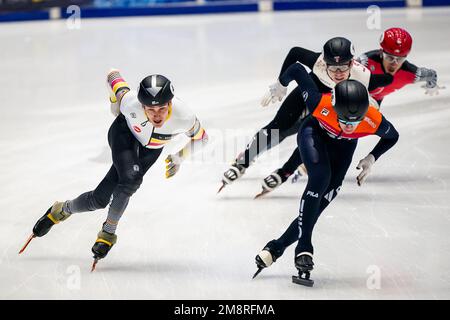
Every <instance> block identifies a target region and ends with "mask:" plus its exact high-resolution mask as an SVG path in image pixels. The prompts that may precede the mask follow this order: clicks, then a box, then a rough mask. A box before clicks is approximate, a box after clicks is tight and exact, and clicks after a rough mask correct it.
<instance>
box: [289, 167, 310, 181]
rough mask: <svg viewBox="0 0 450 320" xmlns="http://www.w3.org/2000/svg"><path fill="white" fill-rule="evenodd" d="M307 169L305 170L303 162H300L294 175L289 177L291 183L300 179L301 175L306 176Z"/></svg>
mask: <svg viewBox="0 0 450 320" xmlns="http://www.w3.org/2000/svg"><path fill="white" fill-rule="evenodd" d="M307 176H308V171H306V167H305V164H304V163H302V164H301V165H299V166H298V168H297V170H296V171H295V174H294V176H293V177H292V179H291V183H296V182H297V181H298V180H300V178H301V177H307Z"/></svg>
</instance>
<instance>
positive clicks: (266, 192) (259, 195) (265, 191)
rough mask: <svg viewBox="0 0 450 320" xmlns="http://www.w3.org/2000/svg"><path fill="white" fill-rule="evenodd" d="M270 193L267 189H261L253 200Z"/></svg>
mask: <svg viewBox="0 0 450 320" xmlns="http://www.w3.org/2000/svg"><path fill="white" fill-rule="evenodd" d="M269 192H270V191H269V190H267V189H263V191H261V192H260V193H258V194H257V195H256V196H255V197H254V198H253V199H258V198H260V197H262V196H264V195H266V194H268V193H269Z"/></svg>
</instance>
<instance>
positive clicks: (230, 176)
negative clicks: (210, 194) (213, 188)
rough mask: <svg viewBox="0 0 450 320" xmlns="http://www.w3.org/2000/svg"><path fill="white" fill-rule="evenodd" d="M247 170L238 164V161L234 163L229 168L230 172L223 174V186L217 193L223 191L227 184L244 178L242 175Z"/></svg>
mask: <svg viewBox="0 0 450 320" xmlns="http://www.w3.org/2000/svg"><path fill="white" fill-rule="evenodd" d="M245 170H247V168H246V167H244V166H243V165H242V164H240V163H238V160H237V159H236V160H235V161H234V163H233V164H231V166H230V167H229V168H228V170H227V171H225V172H224V173H223V177H222V186H221V187H220V189H219V191H217V193H219V192H220V191H222V189H223V188H225V186H226V185H227V184H231V183H232V182H234V181H236V180H237V179H239V178H240V177H242V175H243V174H244V173H245Z"/></svg>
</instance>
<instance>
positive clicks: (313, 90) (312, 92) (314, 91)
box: [279, 63, 322, 113]
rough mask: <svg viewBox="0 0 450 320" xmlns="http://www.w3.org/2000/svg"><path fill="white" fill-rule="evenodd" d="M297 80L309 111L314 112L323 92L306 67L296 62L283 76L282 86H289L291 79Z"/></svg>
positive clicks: (281, 79)
mask: <svg viewBox="0 0 450 320" xmlns="http://www.w3.org/2000/svg"><path fill="white" fill-rule="evenodd" d="M293 80H295V82H297V84H298V86H299V87H300V89H301V90H302V93H303V100H305V103H306V107H307V108H308V111H309V112H310V113H312V112H313V111H314V109H315V108H316V107H317V105H318V103H319V102H320V99H322V93H320V92H319V89H318V88H317V85H316V84H315V83H314V81H313V80H312V79H311V77H310V76H309V74H308V72H307V71H306V69H305V67H304V66H302V65H301V64H298V63H295V64H293V65H291V66H290V67H289V68H288V69H287V70H286V71H285V72H284V73H283V74H282V75H281V76H280V79H279V82H280V84H281V85H282V86H284V87H287V86H288V85H289V83H290V82H291V81H293Z"/></svg>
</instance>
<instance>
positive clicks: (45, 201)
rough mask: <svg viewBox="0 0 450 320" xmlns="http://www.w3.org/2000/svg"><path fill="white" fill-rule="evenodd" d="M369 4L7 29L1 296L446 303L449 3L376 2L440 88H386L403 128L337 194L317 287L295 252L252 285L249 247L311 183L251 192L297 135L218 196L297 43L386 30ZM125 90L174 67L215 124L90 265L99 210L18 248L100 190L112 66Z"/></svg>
mask: <svg viewBox="0 0 450 320" xmlns="http://www.w3.org/2000/svg"><path fill="white" fill-rule="evenodd" d="M367 17H368V15H367V13H366V11H365V10H354V11H316V12H311V11H304V12H279V13H264V14H256V13H251V14H230V15H205V16H173V17H145V18H117V19H98V20H97V19H86V20H82V21H81V28H80V29H75V30H72V29H68V28H67V26H66V22H65V21H52V22H27V23H8V24H1V25H0V41H1V44H2V49H1V50H0V58H1V59H0V70H1V77H0V88H1V89H0V90H1V105H0V115H1V116H0V137H1V138H0V146H1V148H0V168H1V174H0V192H1V195H2V196H1V197H0V212H1V214H0V298H1V299H449V298H450V275H449V273H448V271H449V270H450V237H449V230H450V203H449V202H450V200H449V198H450V192H449V191H450V189H449V183H450V165H449V163H450V153H449V148H450V143H449V141H450V126H449V123H450V88H449V87H450V86H449V85H450V59H449V58H450V41H449V40H450V38H449V35H448V30H449V27H450V8H435V9H423V10H422V9H410V10H403V9H402V10H400V9H396V10H383V11H382V15H381V18H382V20H381V29H385V28H388V27H391V26H401V27H405V28H407V29H408V30H409V31H410V32H411V34H412V35H413V38H414V45H413V51H412V53H411V54H410V56H409V60H410V61H411V62H413V63H415V64H416V65H418V66H425V67H429V68H433V69H435V70H437V72H438V76H439V82H440V83H441V84H444V85H447V89H446V90H443V91H441V94H440V95H439V96H437V97H428V96H426V95H425V94H424V90H423V89H422V88H420V85H419V84H415V85H410V86H408V87H407V88H404V89H403V90H401V91H399V92H396V93H394V94H392V95H390V96H389V97H388V98H386V99H385V101H384V103H383V106H382V111H383V113H384V114H385V116H386V117H387V118H388V119H389V120H390V121H391V122H392V123H394V125H395V126H396V128H397V130H398V131H399V132H400V140H399V142H398V144H397V145H396V146H395V147H394V148H393V149H392V150H391V151H389V152H388V153H386V154H385V155H384V156H382V157H381V158H380V159H379V160H378V161H377V163H376V164H375V166H374V168H373V172H372V174H371V176H370V177H369V179H368V180H367V183H366V184H365V185H363V186H362V187H358V186H357V185H356V181H355V177H356V174H357V170H356V169H355V167H356V164H357V161H359V160H360V159H361V158H362V157H364V156H365V155H366V154H367V152H369V151H370V150H371V148H372V147H373V146H374V144H375V143H376V141H377V138H373V137H369V138H365V139H362V140H360V142H359V146H358V149H357V151H356V153H355V157H354V159H353V164H352V166H351V168H350V170H349V172H348V174H347V178H346V180H345V182H344V185H343V188H342V190H341V193H340V195H339V197H338V198H337V199H336V200H335V201H334V202H333V204H332V205H331V206H330V207H329V208H328V209H327V210H326V211H325V212H324V214H323V215H322V217H321V218H320V219H319V222H318V224H317V226H316V229H315V233H314V237H313V242H314V245H315V263H316V268H315V270H314V271H313V274H312V278H313V279H314V280H315V286H314V288H312V289H311V288H306V287H302V286H298V285H295V284H293V283H291V275H293V274H295V272H296V270H295V268H294V262H293V251H294V250H293V249H294V246H292V247H290V248H288V249H287V250H286V252H285V254H284V256H283V257H282V258H280V259H279V260H278V261H277V262H276V263H275V264H274V265H273V266H271V267H270V268H268V269H266V270H264V271H263V272H262V273H261V274H260V276H258V278H256V279H255V280H251V277H252V275H253V273H254V272H255V271H256V267H255V264H254V257H255V255H256V254H257V253H258V252H259V251H260V250H261V249H262V247H263V246H264V245H265V243H266V242H267V241H269V240H271V239H273V238H276V237H278V236H279V235H280V234H281V233H282V232H283V231H284V230H285V228H286V227H287V226H288V224H289V223H290V222H291V221H292V219H293V218H295V217H296V216H297V214H298V205H299V198H300V195H301V194H302V192H303V189H304V186H305V179H303V180H301V181H300V183H296V184H291V183H290V182H288V183H286V184H284V185H283V186H282V187H280V188H279V189H277V190H275V191H274V192H273V193H272V194H269V195H268V196H267V197H266V198H263V199H260V200H253V196H254V195H255V194H256V193H257V192H259V190H260V188H261V187H260V183H261V179H262V178H264V177H265V176H266V175H267V174H269V173H270V172H271V171H272V170H274V169H276V168H278V167H279V165H281V164H282V163H283V161H284V160H286V159H287V157H288V156H289V155H290V153H291V151H292V148H293V147H294V146H295V139H294V138H293V137H292V138H289V139H288V140H286V141H285V142H283V143H282V144H281V145H280V147H277V148H275V149H274V150H272V151H271V152H270V153H267V154H265V155H263V156H262V157H260V158H259V159H258V161H257V162H256V163H255V164H254V165H253V166H252V167H251V168H250V169H249V170H248V171H247V173H246V175H245V176H244V177H243V178H242V179H241V180H240V181H238V182H236V183H235V184H233V185H231V186H229V187H227V188H226V189H225V190H224V191H223V192H222V193H221V194H219V195H216V191H217V189H218V187H219V186H220V179H221V175H222V173H223V171H224V170H225V169H226V168H227V165H228V164H229V163H230V162H231V161H232V160H233V157H235V156H236V154H237V153H238V151H240V150H242V149H243V148H244V146H245V144H246V142H247V141H248V139H249V138H250V137H251V135H252V134H253V133H254V132H255V131H256V129H257V128H259V127H261V126H262V125H264V124H266V123H267V122H268V121H269V120H271V119H272V117H273V116H274V114H275V112H276V111H277V109H278V106H279V104H277V105H275V106H272V107H269V108H266V109H263V108H261V107H260V106H259V101H260V98H261V97H262V95H263V94H264V93H265V92H266V90H267V87H268V85H269V84H271V83H272V82H274V81H275V80H276V77H277V75H278V72H279V70H280V68H281V64H282V62H283V59H284V57H285V56H286V54H287V52H288V51H289V49H290V48H291V47H293V46H302V47H306V48H310V49H313V50H316V51H320V50H321V46H322V44H323V42H325V41H326V40H327V39H328V38H331V37H333V36H338V35H340V36H346V37H348V38H350V39H351V40H353V42H354V43H355V46H356V49H357V52H358V53H362V52H364V51H367V50H371V49H376V48H378V38H379V35H380V32H381V30H369V29H368V28H367V27H366V20H367ZM110 67H116V68H119V69H121V70H122V74H123V76H124V77H125V78H126V79H127V80H128V82H129V83H130V85H132V86H133V87H136V85H137V84H138V83H139V81H140V80H141V79H142V78H143V77H144V76H146V75H148V74H151V73H162V74H165V75H166V76H168V77H169V78H170V79H171V80H172V81H173V83H174V85H175V90H176V91H177V95H178V96H179V97H181V98H182V99H183V100H185V101H186V102H187V103H188V104H189V105H190V106H191V108H192V109H194V110H195V112H196V113H197V115H198V117H199V118H200V119H201V121H202V122H203V124H204V126H205V128H206V129H207V131H209V132H210V136H211V141H210V144H209V145H208V146H207V148H205V149H204V150H203V153H202V154H198V155H197V156H196V157H195V158H194V159H193V160H192V161H189V162H185V163H183V165H182V168H181V171H180V172H179V173H178V174H177V176H175V177H174V178H173V179H171V180H166V179H164V163H163V159H164V157H165V155H167V154H168V153H169V152H173V151H174V150H175V148H176V144H175V145H172V147H167V148H166V150H165V151H164V156H162V157H161V158H160V160H159V161H158V162H157V163H156V164H155V165H154V167H153V168H151V169H150V171H149V172H148V173H147V175H146V177H145V178H144V183H143V185H142V186H141V188H140V189H139V191H138V192H137V193H136V194H135V195H134V196H133V198H132V199H131V202H130V204H129V206H128V209H127V211H126V213H125V214H124V216H123V218H122V220H121V221H120V224H119V228H118V230H117V234H118V242H117V245H116V246H115V247H114V248H113V249H112V250H111V252H110V254H109V256H108V257H107V258H106V259H104V260H102V261H100V262H99V264H98V266H97V270H96V271H95V272H94V273H90V265H91V263H92V257H91V252H90V250H91V247H92V245H93V243H94V241H95V239H96V234H97V232H98V231H99V229H100V227H101V223H102V222H103V221H104V219H105V217H106V213H107V211H106V209H105V210H100V211H96V212H90V213H81V214H76V215H74V216H73V217H71V218H70V219H69V220H67V221H65V222H63V223H61V224H59V225H57V226H55V227H54V228H53V229H52V230H51V232H50V233H49V234H48V235H46V236H45V237H44V238H40V239H36V240H34V241H33V242H32V243H31V244H30V246H29V247H28V249H27V251H26V252H25V253H24V254H23V255H20V256H19V255H18V251H19V249H20V247H21V246H22V244H23V243H24V241H25V240H26V238H27V237H28V235H29V234H30V232H31V229H32V227H33V225H34V223H35V222H36V220H37V219H38V218H39V217H40V216H41V215H42V214H43V213H44V212H45V210H46V209H47V208H48V207H49V206H50V205H51V204H52V203H53V202H54V201H55V200H65V199H72V198H74V197H76V196H78V195H79V194H81V193H82V192H85V191H88V190H91V189H93V188H94V187H95V186H96V185H97V183H98V182H99V181H100V180H101V179H102V178H103V176H104V175H105V173H106V172H107V170H108V168H109V166H110V164H111V161H110V152H109V148H108V147H107V140H106V135H107V131H108V128H109V126H110V124H111V122H112V121H113V116H112V115H111V114H110V113H109V105H108V100H107V91H106V86H105V75H106V73H107V71H108V69H109V68H110Z"/></svg>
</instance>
